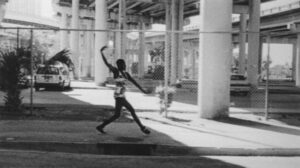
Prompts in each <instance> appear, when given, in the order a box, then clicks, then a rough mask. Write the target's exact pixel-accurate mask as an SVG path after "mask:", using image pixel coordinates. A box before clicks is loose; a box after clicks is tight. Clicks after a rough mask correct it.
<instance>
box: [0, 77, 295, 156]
mask: <svg viewBox="0 0 300 168" xmlns="http://www.w3.org/2000/svg"><path fill="white" fill-rule="evenodd" d="M74 85H76V87H78V88H83V89H84V88H85V89H92V90H84V91H83V90H82V89H79V90H75V91H72V92H65V93H60V92H37V93H35V94H36V95H37V96H39V97H38V98H39V99H36V100H35V102H36V103H37V104H41V105H43V106H44V105H49V106H51V105H53V104H52V103H54V104H55V103H57V104H55V105H54V106H55V107H56V108H51V109H50V111H51V113H53V115H54V116H56V117H58V115H61V114H62V111H64V113H65V114H62V115H66V116H65V117H67V118H72V117H74V116H75V115H76V117H84V118H82V119H81V120H80V121H78V120H76V121H72V120H68V121H67V120H64V116H62V117H61V118H60V119H59V120H60V121H58V120H51V121H49V120H31V119H27V120H0V148H4V149H32V150H46V151H62V152H75V153H81V152H82V153H92V154H120V153H121V154H122V153H125V154H145V155H253V156H258V155H265V156H300V127H299V126H300V124H299V120H297V118H295V119H296V120H297V121H295V123H294V124H293V125H294V126H292V125H288V124H286V123H284V122H282V120H281V121H275V120H269V121H264V119H263V118H262V117H263V115H253V114H254V113H262V112H263V111H262V110H261V109H252V110H251V109H239V108H231V112H232V113H231V114H230V116H231V118H229V119H226V120H220V121H214V120H204V119H199V117H198V116H197V113H195V112H188V111H190V110H189V109H194V108H197V107H196V106H194V105H190V106H188V105H187V104H184V106H183V103H178V102H176V103H174V104H173V105H172V108H174V109H176V110H172V109H171V111H173V112H171V113H169V115H168V118H165V117H163V116H161V115H159V114H158V112H153V110H151V109H154V111H158V110H157V109H158V105H157V98H156V97H154V96H147V95H143V94H140V93H129V94H128V99H131V100H137V99H138V100H142V101H132V103H133V106H134V107H135V108H136V109H137V112H138V115H139V117H140V118H141V119H142V122H143V123H144V124H145V125H146V126H147V127H149V128H150V129H151V131H152V133H151V135H143V134H142V132H141V131H140V130H139V129H138V127H137V125H136V124H135V123H133V122H130V120H128V119H125V120H124V119H123V120H119V121H118V122H114V123H112V124H111V125H109V126H108V127H107V128H106V131H107V132H108V134H106V135H103V134H99V133H97V131H96V130H95V127H96V126H97V125H98V124H99V122H96V120H95V116H96V115H99V112H101V114H102V113H104V112H105V113H107V112H109V110H112V108H113V106H114V101H113V99H112V98H111V97H112V94H113V91H112V90H109V89H106V88H102V87H98V86H95V85H94V84H92V83H84V82H77V83H76V82H75V83H74ZM93 89H97V91H98V92H96V91H95V90H93ZM45 93H46V94H45ZM96 93H97V94H96ZM86 95H88V96H86ZM108 97H109V98H108ZM59 103H61V104H60V106H62V107H60V106H59ZM68 103H69V104H68ZM65 104H68V105H69V106H68V107H64V106H65ZM104 105H105V108H104ZM70 107H71V108H70ZM99 107H102V111H101V108H99ZM145 107H146V108H145ZM148 107H149V108H148ZM146 109H148V110H149V109H150V110H149V111H147V110H146ZM48 110H49V109H48ZM99 110H100V111H99ZM253 110H254V111H253ZM50 111H46V112H50ZM174 111H175V112H174ZM184 111H185V112H184ZM278 112H279V113H280V110H279V111H278ZM291 113H298V112H297V111H291ZM262 114H263V113H262ZM48 115H49V114H48ZM84 115H86V116H84ZM102 115H103V114H102ZM104 116H105V115H104ZM104 118H105V117H104ZM133 149H135V150H133ZM130 151H131V152H132V153H130ZM126 152H127V153H126Z"/></svg>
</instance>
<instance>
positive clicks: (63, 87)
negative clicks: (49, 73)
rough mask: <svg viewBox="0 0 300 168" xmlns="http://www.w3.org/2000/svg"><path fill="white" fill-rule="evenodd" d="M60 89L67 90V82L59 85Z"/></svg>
mask: <svg viewBox="0 0 300 168" xmlns="http://www.w3.org/2000/svg"><path fill="white" fill-rule="evenodd" d="M59 89H60V91H64V90H65V82H63V83H62V84H61V85H60V86H59Z"/></svg>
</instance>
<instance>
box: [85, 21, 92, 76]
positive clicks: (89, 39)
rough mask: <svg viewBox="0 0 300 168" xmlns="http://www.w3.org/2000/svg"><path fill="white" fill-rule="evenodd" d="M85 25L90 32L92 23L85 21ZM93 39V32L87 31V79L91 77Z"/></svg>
mask: <svg viewBox="0 0 300 168" xmlns="http://www.w3.org/2000/svg"><path fill="white" fill-rule="evenodd" d="M86 25H87V29H89V30H92V29H93V27H92V21H91V20H87V21H86ZM93 38H94V35H93V32H91V31H87V32H86V52H87V53H86V54H87V59H88V60H87V76H88V77H91V76H92V64H93V59H92V58H93V56H94V54H93V52H92V51H93V47H92V45H93V43H92V42H93Z"/></svg>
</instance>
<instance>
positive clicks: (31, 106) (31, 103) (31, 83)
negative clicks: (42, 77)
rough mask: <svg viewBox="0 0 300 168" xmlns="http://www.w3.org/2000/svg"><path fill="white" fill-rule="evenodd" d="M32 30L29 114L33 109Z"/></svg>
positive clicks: (31, 33)
mask: <svg viewBox="0 0 300 168" xmlns="http://www.w3.org/2000/svg"><path fill="white" fill-rule="evenodd" d="M32 50H33V30H32V29H31V30H30V115H32V111H33V53H32Z"/></svg>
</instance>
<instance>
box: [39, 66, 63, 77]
mask: <svg viewBox="0 0 300 168" xmlns="http://www.w3.org/2000/svg"><path fill="white" fill-rule="evenodd" d="M36 73H37V74H48V75H58V74H59V71H58V68H56V67H43V68H39V69H38V70H37V72H36Z"/></svg>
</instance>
